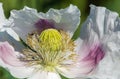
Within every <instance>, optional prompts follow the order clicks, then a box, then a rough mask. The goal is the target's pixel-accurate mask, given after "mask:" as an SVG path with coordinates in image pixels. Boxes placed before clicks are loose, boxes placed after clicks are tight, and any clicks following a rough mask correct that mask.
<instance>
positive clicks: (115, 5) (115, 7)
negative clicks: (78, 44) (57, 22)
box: [0, 0, 120, 79]
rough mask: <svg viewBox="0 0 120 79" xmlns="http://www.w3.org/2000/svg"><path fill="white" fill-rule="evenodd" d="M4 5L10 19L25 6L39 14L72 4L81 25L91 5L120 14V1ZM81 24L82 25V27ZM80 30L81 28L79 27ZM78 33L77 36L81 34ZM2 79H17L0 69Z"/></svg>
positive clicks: (23, 0)
mask: <svg viewBox="0 0 120 79" xmlns="http://www.w3.org/2000/svg"><path fill="white" fill-rule="evenodd" d="M0 2H2V3H3V8H4V12H5V15H6V18H8V17H9V15H10V11H11V10H13V9H17V10H19V9H22V8H23V7H24V6H29V7H31V8H35V9H37V10H38V12H47V11H48V10H49V9H50V8H55V9H61V8H66V7H68V6H69V5H70V4H74V5H76V6H78V8H79V9H80V11H81V24H82V23H83V22H84V20H85V19H86V18H87V16H88V14H89V11H90V10H89V9H90V8H89V5H90V4H94V5H97V6H104V7H106V8H108V9H110V10H112V11H115V12H117V13H119V14H120V6H119V5H120V0H0ZM81 24H80V25H81ZM79 28H80V26H79ZM78 32H79V29H78V30H77V31H76V36H75V37H74V38H76V37H77V35H78V34H79V33H78ZM0 79H16V78H14V77H12V76H11V75H10V73H9V72H7V71H6V70H5V69H3V68H1V67H0Z"/></svg>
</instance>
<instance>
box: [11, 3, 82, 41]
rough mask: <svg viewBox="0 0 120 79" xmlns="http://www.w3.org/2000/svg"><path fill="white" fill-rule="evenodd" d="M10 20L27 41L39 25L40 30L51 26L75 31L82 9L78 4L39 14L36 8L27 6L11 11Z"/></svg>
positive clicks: (13, 27)
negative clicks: (27, 37) (28, 36)
mask: <svg viewBox="0 0 120 79" xmlns="http://www.w3.org/2000/svg"><path fill="white" fill-rule="evenodd" d="M9 20H10V21H11V23H12V29H14V30H15V32H16V33H17V34H18V35H19V36H20V37H21V38H22V39H23V40H24V41H25V39H26V36H27V34H28V33H31V32H33V31H36V30H38V27H40V30H41V29H42V30H44V28H45V29H47V28H48V27H49V28H56V29H63V30H65V31H70V32H74V31H75V30H76V28H77V27H78V25H79V23H80V11H79V9H78V8H77V7H76V6H73V5H70V6H69V7H68V8H66V9H61V10H55V9H50V10H49V11H48V12H47V13H46V14H44V13H39V14H38V13H37V11H36V10H35V9H32V8H28V7H25V8H24V9H22V10H19V11H17V10H13V11H11V16H10V19H9ZM43 21H44V22H43ZM41 22H42V23H43V24H41ZM36 25H37V28H36ZM41 26H42V27H41ZM24 30H25V31H24Z"/></svg>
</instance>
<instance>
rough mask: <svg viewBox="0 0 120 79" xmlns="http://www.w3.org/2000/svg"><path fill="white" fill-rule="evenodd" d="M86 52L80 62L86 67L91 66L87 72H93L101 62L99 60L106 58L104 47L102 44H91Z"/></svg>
mask: <svg viewBox="0 0 120 79" xmlns="http://www.w3.org/2000/svg"><path fill="white" fill-rule="evenodd" d="M86 52H87V53H88V54H87V53H86ZM86 52H84V53H86V56H85V57H84V58H83V59H82V60H80V63H81V64H82V65H83V67H85V68H87V67H88V68H89V70H88V72H87V73H90V72H92V71H93V70H94V69H95V68H96V67H97V65H98V64H99V62H100V61H101V60H102V59H103V58H104V55H105V52H104V50H103V49H102V46H101V45H99V44H98V45H93V46H91V48H90V49H88V50H87V51H86Z"/></svg>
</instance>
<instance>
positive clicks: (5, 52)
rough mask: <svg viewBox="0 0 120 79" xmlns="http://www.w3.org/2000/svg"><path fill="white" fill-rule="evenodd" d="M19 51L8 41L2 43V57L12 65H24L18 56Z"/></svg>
mask: <svg viewBox="0 0 120 79" xmlns="http://www.w3.org/2000/svg"><path fill="white" fill-rule="evenodd" d="M17 54H18V52H16V51H15V50H14V48H13V47H12V46H11V45H10V44H9V43H8V42H2V43H0V59H1V60H2V61H3V62H4V63H5V64H8V65H11V66H22V65H23V63H22V62H20V61H19V59H18V57H17Z"/></svg>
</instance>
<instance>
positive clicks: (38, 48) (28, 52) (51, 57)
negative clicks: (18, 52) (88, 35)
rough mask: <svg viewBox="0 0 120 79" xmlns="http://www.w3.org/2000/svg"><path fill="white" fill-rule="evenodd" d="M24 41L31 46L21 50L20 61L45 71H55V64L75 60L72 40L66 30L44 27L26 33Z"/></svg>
mask: <svg viewBox="0 0 120 79" xmlns="http://www.w3.org/2000/svg"><path fill="white" fill-rule="evenodd" d="M26 43H27V44H28V46H29V47H30V48H31V49H29V48H26V49H24V50H23V52H22V54H23V55H24V56H23V57H21V58H20V60H21V61H25V62H27V65H28V66H33V65H34V66H36V67H37V69H39V67H40V68H42V69H43V70H46V71H55V67H56V66H67V65H73V64H74V63H75V62H76V57H77V55H76V53H75V51H74V47H75V44H74V41H73V40H72V39H71V38H70V35H69V34H68V33H67V32H64V31H62V30H60V31H57V30H55V29H46V30H44V31H42V32H41V34H40V35H39V33H37V32H33V33H31V34H28V37H27V41H26Z"/></svg>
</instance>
